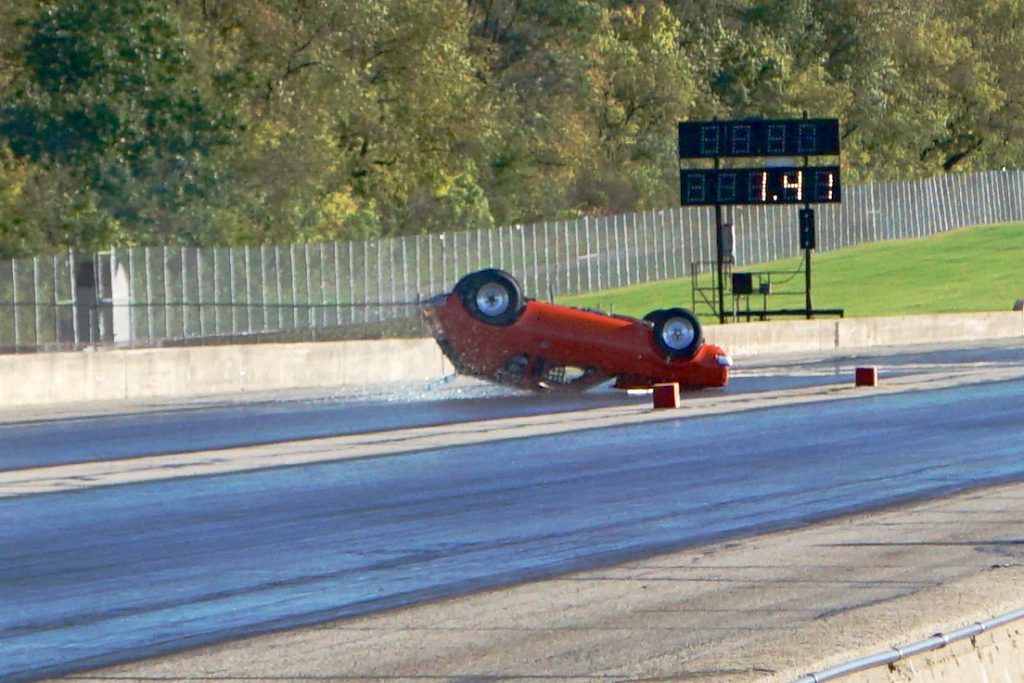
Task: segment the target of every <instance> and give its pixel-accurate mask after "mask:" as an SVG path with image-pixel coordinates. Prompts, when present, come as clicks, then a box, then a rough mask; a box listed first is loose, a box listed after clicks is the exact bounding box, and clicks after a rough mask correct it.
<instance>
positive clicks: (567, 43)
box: [0, 0, 1024, 256]
mask: <svg viewBox="0 0 1024 683" xmlns="http://www.w3.org/2000/svg"><path fill="white" fill-rule="evenodd" d="M1022 14H1024V0H974V1H972V2H961V1H960V0H914V1H913V2H910V1H909V0H877V1H873V2H863V1H861V0H638V1H634V2H627V1H623V0H461V1H456V0H0V256H21V255H27V254H36V253H45V252H47V251H51V250H54V249H58V248H62V247H66V246H75V247H81V248H106V247H108V246H110V245H129V244H201V245H210V244H241V243H265V242H288V241H294V240H299V241H312V240H324V239H361V238H365V237H367V236H375V235H393V234H401V233H422V232H431V231H438V230H458V229H464V228H477V227H488V226H492V225H496V224H508V223H514V222H526V221H541V220H553V219H558V218H565V217H570V216H578V215H581V214H587V213H589V214H597V213H612V212H621V211H627V210H633V209H642V208H651V207H665V206H672V205H674V204H675V203H677V194H678V174H677V167H678V163H677V161H676V159H675V153H676V150H675V123H676V122H677V121H679V120H684V119H703V118H711V117H716V116H717V117H720V118H740V117H748V116H765V117H781V116H799V115H800V113H801V112H803V111H808V112H810V113H811V114H812V115H813V116H836V117H839V119H840V120H841V123H842V136H843V149H844V155H843V159H842V163H843V167H844V172H845V174H846V176H845V177H846V181H847V182H857V181H864V180H870V179H888V178H909V177H916V176H925V175H933V174H936V173H942V172H949V171H959V170H967V169H972V168H975V169H976V168H993V167H1000V166H1018V165H1019V163H1018V160H1019V159H1020V158H1021V155H1022V152H1024V149H1022V148H1024V115H1022V114H1024V111H1022V102H1024V100H1022V98H1024V64H1022V62H1024V47H1021V46H1022V45H1024V28H1022V26H1021V20H1022Z"/></svg>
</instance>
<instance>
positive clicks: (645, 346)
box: [423, 270, 732, 390]
mask: <svg viewBox="0 0 1024 683" xmlns="http://www.w3.org/2000/svg"><path fill="white" fill-rule="evenodd" d="M492 296H493V298H488V297H492ZM423 313H424V316H425V318H426V320H427V323H428V325H429V327H430V329H431V332H432V333H433V335H434V338H435V339H436V340H437V342H438V344H439V345H440V346H441V349H442V350H443V351H444V353H445V354H446V355H447V356H448V358H449V359H450V360H451V361H452V363H453V364H454V366H455V368H456V369H457V370H458V371H459V372H460V373H463V374H467V375H473V376H476V377H481V378H484V379H488V380H491V381H495V382H499V383H503V384H509V385H512V386H516V387H520V388H526V389H540V390H545V389H574V390H582V389H586V388H589V387H592V386H594V385H597V384H600V383H603V382H606V381H609V380H611V379H612V378H615V379H616V385H615V386H616V387H618V388H647V387H651V386H653V385H654V384H656V383H659V382H678V383H679V385H680V386H681V387H685V388H702V387H720V386H724V385H725V384H726V383H727V382H728V381H729V367H730V366H731V364H732V362H731V360H730V359H729V357H728V355H727V354H726V353H725V351H724V350H722V349H721V348H719V347H718V346H714V345H712V344H705V343H703V339H702V336H701V330H700V325H699V323H698V322H697V320H696V318H695V317H693V314H692V313H689V312H688V311H684V310H683V309H669V310H668V311H653V312H652V313H651V314H649V315H648V316H647V317H646V318H645V319H644V320H638V319H636V318H629V317H625V316H618V315H607V314H604V313H601V312H598V311H591V310H585V309H578V308H569V307H566V306H558V305H555V304H550V303H544V302H541V301H535V300H528V299H525V298H523V297H522V296H521V293H520V290H519V285H518V283H517V282H516V281H515V279H514V278H512V276H510V275H508V274H507V273H503V272H502V271H497V270H485V271H480V272H477V273H472V274H470V275H467V276H466V277H465V278H463V279H462V280H461V281H460V282H459V284H457V285H456V286H455V289H454V290H453V291H452V292H451V293H450V294H444V295H441V296H439V297H435V298H434V299H432V300H431V301H429V302H427V303H426V304H425V305H424V307H423ZM673 325H675V326H676V327H672V326H673ZM659 334H660V335H662V336H661V339H662V342H661V343H659V336H658V335H659ZM673 335H675V337H673ZM677 338H678V339H679V343H678V344H676V343H675V341H674V340H675V339H677ZM664 340H668V342H667V345H666V342H665V341H664Z"/></svg>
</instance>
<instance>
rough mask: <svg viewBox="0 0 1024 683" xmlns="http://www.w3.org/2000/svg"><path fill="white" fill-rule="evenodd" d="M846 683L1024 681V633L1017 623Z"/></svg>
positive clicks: (844, 678) (845, 679) (846, 679)
mask: <svg viewBox="0 0 1024 683" xmlns="http://www.w3.org/2000/svg"><path fill="white" fill-rule="evenodd" d="M838 680H839V681H842V682H843V683H950V682H951V681H956V683H1011V682H1013V681H1024V633H1022V629H1021V627H1020V626H1019V625H1017V624H1010V625H1008V626H1003V627H1001V628H998V629H994V630H992V631H986V632H984V633H981V634H979V635H977V636H975V637H974V638H970V639H967V640H961V641H957V642H955V643H951V644H950V645H948V646H946V647H944V648H941V649H938V650H931V651H928V652H925V653H922V654H920V655H916V656H913V657H908V658H906V659H901V660H899V661H897V662H895V663H894V664H893V665H892V666H879V667H875V668H873V669H867V670H865V671H861V672H859V673H855V674H851V675H848V676H842V677H840V678H839V679H838Z"/></svg>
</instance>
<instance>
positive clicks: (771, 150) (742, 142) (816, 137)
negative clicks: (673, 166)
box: [679, 119, 839, 159]
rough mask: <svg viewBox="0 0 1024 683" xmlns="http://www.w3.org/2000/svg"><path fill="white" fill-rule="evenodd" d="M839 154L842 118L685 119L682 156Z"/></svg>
mask: <svg viewBox="0 0 1024 683" xmlns="http://www.w3.org/2000/svg"><path fill="white" fill-rule="evenodd" d="M835 154H839V119H751V120H747V121H683V122H681V123H680V124H679V158H680V159H713V158H716V157H795V156H818V155H835Z"/></svg>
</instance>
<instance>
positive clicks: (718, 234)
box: [715, 159, 725, 325]
mask: <svg viewBox="0 0 1024 683" xmlns="http://www.w3.org/2000/svg"><path fill="white" fill-rule="evenodd" d="M715 167H716V168H717V167H718V159H715ZM724 230H725V226H724V224H723V223H722V205H721V204H715V247H716V249H715V251H716V256H717V258H716V259H715V268H716V269H717V271H718V322H719V323H721V324H723V325H724V324H725V267H724V264H723V260H724V258H725V254H724V251H723V249H724V247H725V245H724V244H723V240H722V233H723V231H724Z"/></svg>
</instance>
